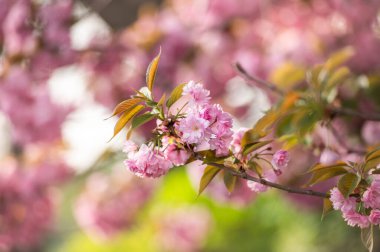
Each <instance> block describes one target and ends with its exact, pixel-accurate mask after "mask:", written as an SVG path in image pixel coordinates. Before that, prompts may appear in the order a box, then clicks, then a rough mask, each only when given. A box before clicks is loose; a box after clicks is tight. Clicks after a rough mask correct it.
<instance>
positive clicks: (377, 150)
mask: <svg viewBox="0 0 380 252" xmlns="http://www.w3.org/2000/svg"><path fill="white" fill-rule="evenodd" d="M379 155H380V146H378V147H376V148H375V149H373V150H372V151H370V152H368V153H367V155H365V160H366V161H368V160H370V159H372V158H373V157H376V156H379Z"/></svg>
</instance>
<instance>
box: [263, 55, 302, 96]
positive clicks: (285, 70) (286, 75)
mask: <svg viewBox="0 0 380 252" xmlns="http://www.w3.org/2000/svg"><path fill="white" fill-rule="evenodd" d="M304 78H305V69H304V68H303V67H302V66H300V65H296V64H294V63H293V62H285V63H283V64H282V65H280V66H279V67H278V68H276V69H275V70H274V71H273V72H272V73H271V74H270V77H269V79H270V81H272V82H273V83H277V85H278V86H279V87H280V88H282V89H285V90H289V89H290V88H292V87H293V86H294V85H296V84H298V83H299V82H301V81H303V80H304Z"/></svg>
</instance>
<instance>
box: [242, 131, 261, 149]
mask: <svg viewBox="0 0 380 252" xmlns="http://www.w3.org/2000/svg"><path fill="white" fill-rule="evenodd" d="M261 137H262V135H260V134H259V133H258V132H257V131H256V130H255V129H250V130H247V131H246V132H245V133H244V135H243V137H242V139H241V146H243V148H244V147H245V146H246V145H248V144H251V143H254V142H257V140H259V139H260V138H261Z"/></svg>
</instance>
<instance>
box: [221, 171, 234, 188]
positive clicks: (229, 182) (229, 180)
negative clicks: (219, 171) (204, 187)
mask: <svg viewBox="0 0 380 252" xmlns="http://www.w3.org/2000/svg"><path fill="white" fill-rule="evenodd" d="M235 184H236V177H235V176H234V175H232V174H231V173H230V172H228V171H224V185H225V186H226V188H227V190H228V192H230V193H232V192H233V191H234V189H235Z"/></svg>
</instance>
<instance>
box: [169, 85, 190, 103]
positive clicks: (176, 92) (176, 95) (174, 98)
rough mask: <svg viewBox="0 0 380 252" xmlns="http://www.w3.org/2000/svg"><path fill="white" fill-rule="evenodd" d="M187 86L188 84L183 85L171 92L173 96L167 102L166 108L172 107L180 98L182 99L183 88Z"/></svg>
mask: <svg viewBox="0 0 380 252" xmlns="http://www.w3.org/2000/svg"><path fill="white" fill-rule="evenodd" d="M186 84H187V83H182V84H180V85H178V86H176V87H175V88H174V89H173V91H172V92H171V94H170V96H169V98H168V100H167V102H166V107H168V108H170V106H171V105H173V104H174V103H175V102H176V101H178V99H179V98H181V96H182V91H183V87H184V86H185V85H186Z"/></svg>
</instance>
